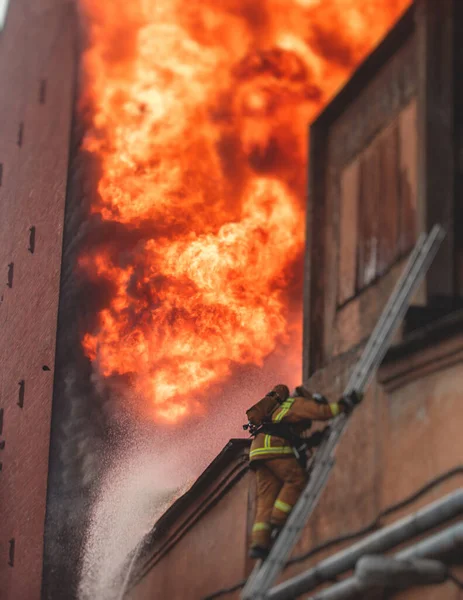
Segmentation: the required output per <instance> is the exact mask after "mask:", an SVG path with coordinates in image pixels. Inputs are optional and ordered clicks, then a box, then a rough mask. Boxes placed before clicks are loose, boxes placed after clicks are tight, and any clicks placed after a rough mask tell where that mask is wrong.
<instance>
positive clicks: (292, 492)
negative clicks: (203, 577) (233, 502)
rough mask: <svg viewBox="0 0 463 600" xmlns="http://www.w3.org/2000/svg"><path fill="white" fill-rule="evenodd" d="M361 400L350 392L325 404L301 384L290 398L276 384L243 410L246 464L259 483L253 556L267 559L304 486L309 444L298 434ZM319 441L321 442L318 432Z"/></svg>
mask: <svg viewBox="0 0 463 600" xmlns="http://www.w3.org/2000/svg"><path fill="white" fill-rule="evenodd" d="M361 399H362V397H361V394H359V393H357V392H355V391H354V392H351V393H350V394H348V395H347V396H343V397H342V398H341V399H340V400H339V402H334V403H329V402H328V401H327V400H326V398H324V397H323V396H321V395H319V394H311V393H310V392H308V391H307V390H306V389H305V388H304V387H302V386H300V387H298V388H296V390H295V393H294V394H293V396H292V397H290V395H289V389H288V387H287V386H286V385H277V386H275V387H274V388H273V390H272V391H271V392H269V393H268V394H267V395H266V396H265V397H264V398H263V399H262V400H260V401H259V402H258V403H257V404H255V405H254V406H253V407H251V408H250V409H249V410H248V411H247V413H246V414H247V416H248V420H249V424H248V425H247V426H245V428H250V430H251V433H254V434H255V438H254V440H253V442H252V444H251V450H250V453H249V460H250V466H251V468H252V469H253V470H254V471H255V472H256V481H257V510H256V518H255V522H254V526H253V528H252V538H251V548H250V551H249V556H250V557H251V558H254V559H262V560H263V559H265V558H266V557H267V555H268V552H269V549H270V546H271V544H272V542H273V540H274V539H275V538H276V536H277V535H278V533H279V531H280V529H281V528H282V527H283V525H284V524H285V522H286V519H287V518H288V516H289V513H290V512H291V510H292V508H293V506H294V505H295V504H296V502H297V499H298V498H299V496H300V494H301V492H302V491H303V489H304V488H305V486H306V483H307V479H308V475H307V472H306V468H305V462H306V452H305V450H306V448H305V447H307V444H305V443H304V439H303V438H301V437H300V435H301V434H302V432H304V431H306V430H307V429H309V428H310V426H311V424H312V420H316V421H327V420H329V419H332V418H333V417H335V416H336V415H338V414H339V413H340V412H346V413H349V412H350V411H352V410H353V408H354V407H355V405H356V404H358V403H359V402H360V401H361ZM316 433H317V432H316ZM318 437H319V439H318V442H320V441H321V440H320V437H321V436H320V433H319V434H318ZM313 445H316V444H313ZM304 446H305V447H304Z"/></svg>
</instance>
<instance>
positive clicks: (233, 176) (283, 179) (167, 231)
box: [80, 0, 409, 422]
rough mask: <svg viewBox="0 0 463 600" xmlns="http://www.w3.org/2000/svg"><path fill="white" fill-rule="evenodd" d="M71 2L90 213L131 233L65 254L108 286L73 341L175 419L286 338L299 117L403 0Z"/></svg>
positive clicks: (300, 157) (303, 118) (304, 119)
mask: <svg viewBox="0 0 463 600" xmlns="http://www.w3.org/2000/svg"><path fill="white" fill-rule="evenodd" d="M81 4H82V7H83V13H84V16H85V19H86V22H87V25H88V47H87V49H86V51H85V52H84V56H83V73H84V84H83V86H82V88H83V89H82V94H81V101H80V105H81V109H82V111H87V112H89V113H90V114H91V124H90V127H89V129H88V131H87V133H86V136H85V139H84V144H83V147H84V149H85V150H86V151H88V152H89V153H90V154H91V155H93V156H94V157H95V158H96V159H97V160H98V162H99V164H100V168H101V171H100V177H99V181H98V200H97V201H96V202H95V203H94V204H93V206H92V212H93V213H94V215H95V218H98V217H99V218H100V219H101V222H102V223H104V222H117V223H118V224H120V225H121V226H123V227H125V228H126V229H127V231H129V232H131V234H133V233H134V232H135V233H136V235H135V236H134V239H136V243H134V244H132V246H131V248H130V250H129V251H128V252H127V250H126V248H119V249H118V247H117V239H113V240H111V241H109V242H108V241H106V242H105V241H104V240H102V242H101V244H100V245H98V247H95V248H93V249H91V250H87V251H86V252H85V254H83V255H82V256H81V259H80V266H81V267H82V268H83V269H84V271H85V273H86V275H87V276H88V277H90V278H93V279H104V280H105V281H108V283H109V284H110V289H111V295H110V299H109V300H108V303H107V306H106V307H105V308H104V309H103V310H101V311H100V313H99V315H98V323H97V326H96V327H95V328H92V329H91V330H89V331H87V332H86V333H85V336H84V338H83V346H84V349H85V352H86V354H87V355H88V356H89V357H90V359H91V360H92V361H94V363H95V367H96V368H97V369H98V371H99V372H100V373H101V374H102V375H103V376H105V377H110V376H113V375H125V376H128V377H129V379H130V384H131V386H132V389H133V390H134V391H135V393H136V395H137V396H141V397H142V398H144V399H145V401H146V403H148V404H149V405H150V406H151V407H152V414H153V416H154V417H155V418H156V419H157V420H164V421H166V422H178V421H179V420H181V419H182V418H184V417H185V416H187V415H189V414H194V413H195V412H197V411H198V410H200V403H199V400H198V399H199V398H200V397H201V396H202V395H203V394H204V392H205V391H207V389H208V387H209V386H210V385H211V384H214V383H218V382H224V381H226V380H227V378H228V377H230V375H231V374H232V372H233V365H245V364H254V365H262V364H263V361H264V359H265V358H266V357H268V356H269V355H270V354H271V353H272V352H274V351H275V349H276V348H278V347H281V346H282V345H284V344H288V343H289V341H290V340H291V339H292V338H291V335H290V321H291V319H290V318H289V316H288V314H289V308H288V307H289V306H290V304H291V302H292V295H294V294H299V293H300V287H301V286H300V281H299V283H298V282H296V284H294V279H295V277H294V270H295V268H296V265H297V264H300V258H301V253H302V250H303V244H304V220H305V217H304V213H305V206H304V205H305V200H304V198H305V192H304V189H305V171H306V167H305V164H306V131H307V125H308V123H309V122H310V120H311V119H313V117H314V116H315V115H316V113H317V112H318V111H319V110H320V108H321V107H322V106H323V104H324V103H326V101H327V100H328V99H329V98H330V97H331V96H332V94H333V93H334V92H335V90H336V89H337V88H338V87H339V86H340V84H341V83H342V82H343V81H344V80H345V79H346V77H347V76H348V74H349V73H350V72H351V71H352V68H353V67H354V66H355V65H356V64H358V62H359V61H360V60H361V59H362V58H363V57H364V56H365V54H366V53H367V52H368V51H370V50H371V48H372V47H373V46H374V45H375V44H376V43H377V42H378V41H379V39H380V38H381V37H382V36H383V35H384V33H385V32H386V30H387V29H388V28H389V27H390V26H391V25H392V23H393V22H394V20H395V19H396V18H397V17H398V16H399V15H400V13H401V11H402V10H403V9H404V8H405V7H406V6H407V5H408V4H409V0H375V1H372V0H266V1H264V0H224V1H222V2H216V1H215V0H201V1H199V0H190V1H189V2H183V1H180V0H132V1H131V2H127V1H126V0H112V2H95V1H94V0H81ZM298 279H299V280H300V277H299V278H298ZM297 307H298V308H297V313H298V314H297V319H296V321H297V322H298V323H300V313H301V303H300V302H298V303H297ZM296 329H297V330H296V333H295V335H296V337H297V335H300V325H298V326H297V328H296Z"/></svg>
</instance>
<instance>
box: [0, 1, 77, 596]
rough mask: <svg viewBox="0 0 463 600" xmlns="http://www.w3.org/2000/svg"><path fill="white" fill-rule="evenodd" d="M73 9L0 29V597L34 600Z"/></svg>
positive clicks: (43, 4) (34, 12) (30, 10)
mask: <svg viewBox="0 0 463 600" xmlns="http://www.w3.org/2000/svg"><path fill="white" fill-rule="evenodd" d="M74 31H75V7H74V3H73V2H69V1H66V0H35V1H34V2H32V3H31V2H27V1H26V0H14V1H12V2H10V4H9V7H8V12H7V15H6V21H5V26H4V28H3V30H2V31H0V131H1V136H0V207H1V218H0V240H1V243H0V282H1V283H0V300H1V302H0V433H1V437H0V440H1V443H2V446H1V450H0V462H1V471H0V481H1V483H0V523H1V528H0V590H1V591H0V595H1V597H2V598H5V599H8V600H20V599H28V600H29V599H30V600H35V599H38V598H40V594H41V579H42V556H43V534H44V522H45V504H46V491H47V474H48V456H49V440H50V417H51V406H52V391H53V378H54V366H55V341H56V322H57V313H58V298H59V280H60V267H61V250H62V234H63V219H64V205H65V194H66V179H67V169H68V150H69V138H70V129H71V114H72V103H73V96H74V80H75V47H74Z"/></svg>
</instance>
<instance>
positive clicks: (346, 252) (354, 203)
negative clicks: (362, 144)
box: [338, 161, 360, 304]
mask: <svg viewBox="0 0 463 600" xmlns="http://www.w3.org/2000/svg"><path fill="white" fill-rule="evenodd" d="M359 168H360V164H359V162H358V161H355V162H354V163H352V164H351V165H349V166H348V167H347V168H346V169H345V170H344V172H343V174H342V176H341V197H342V203H341V214H340V217H341V219H340V227H341V231H340V245H339V295H338V301H339V303H340V304H342V303H343V302H345V301H346V300H348V299H349V298H352V296H354V295H355V273H356V268H357V214H358V209H357V207H358V198H359Z"/></svg>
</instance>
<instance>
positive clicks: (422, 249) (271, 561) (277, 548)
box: [241, 225, 445, 600]
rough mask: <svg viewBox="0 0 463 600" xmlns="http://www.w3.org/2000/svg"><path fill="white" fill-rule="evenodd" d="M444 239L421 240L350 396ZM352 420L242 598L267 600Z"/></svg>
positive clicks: (318, 461)
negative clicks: (267, 594)
mask: <svg viewBox="0 0 463 600" xmlns="http://www.w3.org/2000/svg"><path fill="white" fill-rule="evenodd" d="M444 237H445V231H444V230H443V228H442V227H441V226H440V225H435V226H434V227H433V229H432V231H431V232H430V233H429V235H426V234H423V235H422V236H420V238H419V239H418V242H417V244H416V245H415V248H414V249H413V251H412V253H411V254H410V257H409V260H408V262H407V265H406V267H405V269H404V271H403V273H402V275H401V276H400V278H399V280H398V281H397V283H396V285H395V287H394V290H393V292H392V294H391V296H390V298H389V300H388V302H387V303H386V306H385V307H384V309H383V312H382V314H381V316H380V318H379V320H378V322H377V324H376V327H375V328H374V330H373V332H372V334H371V336H370V339H369V340H368V342H367V344H366V346H365V349H364V351H363V353H362V356H361V358H360V360H359V362H358V363H357V366H356V367H355V369H354V371H353V373H352V374H351V377H350V378H349V382H348V384H347V387H346V393H348V392H350V391H352V390H353V389H358V390H359V391H363V389H364V388H365V387H366V385H367V384H368V382H369V381H370V379H371V377H372V376H373V373H374V371H375V370H376V368H377V367H378V366H379V364H380V363H381V361H382V359H383V358H384V355H385V354H386V352H387V348H388V347H389V344H390V341H391V339H392V335H393V334H394V332H395V330H396V327H397V325H398V323H399V322H400V320H401V319H402V318H403V316H404V315H405V313H406V311H407V307H408V303H409V300H410V298H411V296H412V294H413V293H414V292H415V291H416V289H417V288H418V286H419V284H420V283H421V280H422V278H423V277H424V275H425V274H426V272H427V270H428V268H429V266H430V264H431V263H432V261H433V259H434V257H435V255H436V253H437V251H438V249H439V246H440V243H441V242H442V240H443V239H444ZM347 422H348V416H347V415H345V414H343V415H339V416H338V417H337V418H336V420H335V422H334V423H333V425H332V427H331V430H330V433H329V434H328V435H327V436H326V437H325V439H324V440H323V442H322V444H321V446H320V447H319V449H318V451H317V453H316V456H315V461H314V465H313V469H312V472H311V475H310V479H309V482H308V484H307V486H306V488H305V490H304V491H303V492H302V494H301V496H300V498H299V500H298V502H297V503H296V505H295V506H294V508H293V510H292V512H291V514H290V515H289V518H288V520H287V522H286V525H285V527H284V528H283V530H282V532H281V533H280V535H279V537H278V538H277V540H276V542H275V544H274V546H273V548H272V550H271V551H270V554H269V556H268V558H267V559H266V561H265V562H264V563H263V565H262V567H261V568H260V569H259V570H258V571H257V573H254V572H253V574H252V576H251V577H250V578H249V579H248V582H247V584H246V586H245V587H244V590H243V592H242V595H241V598H242V599H243V600H258V599H264V598H265V597H266V593H267V591H268V590H269V589H270V588H271V587H272V585H273V583H274V582H275V580H276V578H277V576H278V574H279V573H280V572H281V570H282V569H283V567H284V565H285V564H286V562H287V560H288V558H289V555H290V553H291V551H292V549H293V547H294V544H295V543H296V541H297V539H298V537H299V535H300V533H301V531H302V529H303V527H304V525H305V523H306V521H307V519H308V517H309V516H310V514H311V512H312V511H313V509H314V508H315V506H316V505H317V503H318V499H319V498H320V496H321V494H322V492H323V490H324V488H325V483H326V481H327V480H328V477H329V474H330V472H331V469H332V468H333V465H334V457H333V455H334V451H335V450H336V447H337V445H338V443H339V441H340V438H341V437H342V434H343V433H344V431H345V429H346V425H347Z"/></svg>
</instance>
